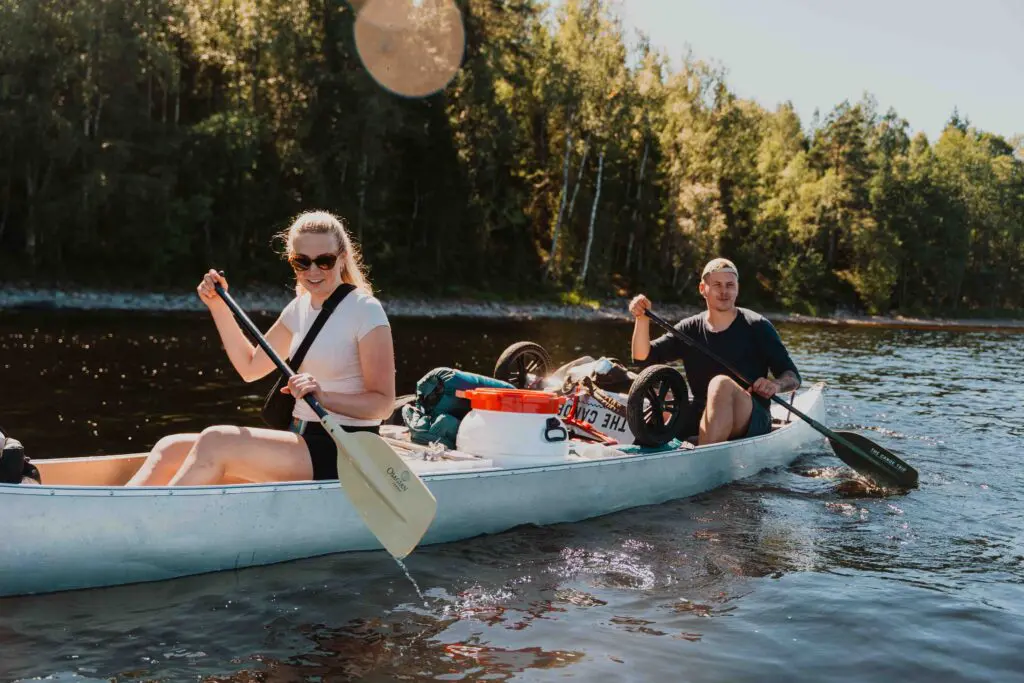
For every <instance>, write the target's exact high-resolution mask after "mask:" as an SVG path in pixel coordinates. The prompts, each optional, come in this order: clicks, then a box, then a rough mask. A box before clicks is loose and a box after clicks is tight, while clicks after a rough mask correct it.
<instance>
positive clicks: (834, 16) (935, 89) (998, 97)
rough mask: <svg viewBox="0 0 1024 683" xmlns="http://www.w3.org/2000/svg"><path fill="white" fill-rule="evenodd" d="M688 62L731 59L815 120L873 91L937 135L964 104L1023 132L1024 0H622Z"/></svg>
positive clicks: (622, 9)
mask: <svg viewBox="0 0 1024 683" xmlns="http://www.w3.org/2000/svg"><path fill="white" fill-rule="evenodd" d="M616 6H617V10H618V12H619V14H620V16H622V18H623V22H624V24H625V27H626V29H627V31H628V35H629V36H630V38H631V39H632V37H633V36H634V35H635V34H634V32H633V30H632V29H639V30H641V31H643V32H644V33H646V34H647V35H648V36H650V38H651V42H652V43H653V44H654V45H655V46H657V47H659V48H661V49H663V50H664V51H665V52H666V54H668V56H669V57H670V58H672V60H673V61H674V62H675V63H677V64H678V60H679V58H680V57H681V56H682V55H684V54H685V53H686V51H687V49H688V48H689V49H692V52H693V55H694V57H696V58H698V59H702V60H705V61H709V62H713V63H716V64H719V65H721V66H723V67H724V68H725V69H726V72H727V76H726V83H727V84H728V86H729V87H730V89H731V90H733V91H734V92H735V93H737V94H738V95H739V96H741V97H744V98H749V99H753V100H756V101H757V102H759V103H760V104H761V105H762V106H765V107H767V108H769V109H774V108H775V106H776V105H778V104H780V103H783V102H786V101H787V100H788V101H791V102H792V103H793V105H794V107H795V108H796V111H797V113H798V114H799V115H800V118H801V120H802V121H803V123H804V125H805V126H807V124H808V123H809V121H810V119H811V116H812V114H813V113H814V110H815V109H819V110H820V112H821V115H822V116H825V115H827V114H828V112H829V111H830V110H831V109H832V108H833V107H835V106H836V105H837V104H839V103H840V102H842V101H843V100H846V99H848V100H850V101H851V102H854V101H857V100H859V99H860V98H861V97H862V95H863V94H864V93H865V92H868V93H871V94H872V95H873V96H874V97H875V99H876V100H877V101H878V110H879V113H880V114H884V113H885V112H886V111H887V110H888V109H889V107H893V108H895V110H896V112H897V113H898V114H899V115H900V116H901V117H903V118H904V119H906V120H907V121H908V123H909V124H910V127H911V129H912V130H913V131H914V132H917V131H923V132H924V133H925V134H926V135H927V136H928V137H929V139H931V140H932V141H934V140H935V139H936V138H937V137H938V135H939V134H940V133H941V132H942V129H943V127H944V126H945V123H946V121H948V120H949V117H950V115H951V114H952V112H953V109H954V107H955V108H957V109H958V110H959V112H960V114H961V117H964V116H966V117H967V118H968V119H969V120H970V122H971V125H973V126H975V127H976V128H979V129H981V130H985V131H989V132H992V133H997V134H1000V135H1003V136H1005V137H1011V136H1013V135H1015V134H1024V0H958V1H956V2H952V1H951V0H887V1H885V0H857V1H856V2H852V1H849V0H845V1H844V0H619V1H618V3H617V4H616Z"/></svg>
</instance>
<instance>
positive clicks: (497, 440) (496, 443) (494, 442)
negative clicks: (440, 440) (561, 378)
mask: <svg viewBox="0 0 1024 683" xmlns="http://www.w3.org/2000/svg"><path fill="white" fill-rule="evenodd" d="M552 419H553V420H554V422H553V423H550V425H549V423H548V420H552ZM568 445H569V441H568V439H567V434H566V431H565V426H564V425H563V424H562V421H561V420H559V419H558V417H557V416H555V415H554V414H538V413H512V412H505V411H496V410H479V409H473V410H471V411H469V413H468V414H467V415H466V417H464V418H462V422H461V423H459V433H458V435H457V436H456V438H455V447H456V448H457V449H458V450H460V451H462V452H464V453H473V454H475V455H482V456H484V457H486V458H491V459H492V460H494V464H495V465H498V466H499V467H531V466H533V465H550V464H553V463H560V462H564V461H565V458H566V455H567V454H568Z"/></svg>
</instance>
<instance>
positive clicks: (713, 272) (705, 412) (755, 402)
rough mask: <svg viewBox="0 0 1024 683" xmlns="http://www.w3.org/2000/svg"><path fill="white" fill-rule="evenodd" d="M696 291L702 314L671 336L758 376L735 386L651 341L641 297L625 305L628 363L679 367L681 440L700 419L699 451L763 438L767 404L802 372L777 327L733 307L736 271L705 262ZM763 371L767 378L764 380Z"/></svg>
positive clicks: (678, 345)
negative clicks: (686, 389)
mask: <svg viewBox="0 0 1024 683" xmlns="http://www.w3.org/2000/svg"><path fill="white" fill-rule="evenodd" d="M698 289H699V291H700V295H701V296H702V297H704V300H705V301H706V302H707V306H708V310H707V311H706V312H704V313H698V314H697V315H694V316H690V317H689V318H686V319H685V320H683V321H681V322H680V323H678V324H677V325H676V329H677V330H679V331H680V332H682V333H683V334H685V335H686V336H688V337H690V338H691V339H694V340H695V341H697V342H698V343H700V344H703V345H704V346H706V347H708V348H709V349H711V351H713V352H715V353H716V354H718V355H719V356H721V357H722V359H724V360H726V361H728V362H729V364H730V365H732V366H733V367H735V368H736V369H737V370H738V371H739V372H740V373H741V374H742V375H743V376H744V377H747V378H754V377H756V378H757V379H756V380H754V383H753V385H752V386H751V387H750V388H749V389H745V388H744V387H742V386H740V384H739V383H738V382H737V381H736V378H735V377H733V376H732V375H731V374H730V373H729V372H728V371H727V370H726V369H725V368H723V367H722V366H721V365H719V364H718V363H717V362H715V361H713V360H711V359H710V358H709V357H708V356H707V355H706V354H704V353H703V352H702V351H700V349H696V348H693V347H692V346H689V345H688V344H685V343H683V341H682V340H680V339H678V338H677V337H675V336H673V335H671V334H665V335H662V336H661V337H659V338H658V339H655V340H654V342H651V331H650V324H651V319H650V318H648V317H647V316H646V315H644V311H645V310H647V309H649V308H651V301H650V299H648V298H647V297H646V296H644V295H643V294H639V295H637V296H636V297H634V298H633V300H632V301H631V302H630V304H629V312H630V313H632V314H633V315H634V316H635V317H636V322H635V323H634V326H633V360H634V361H636V362H638V363H643V364H645V365H651V364H655V363H667V362H670V361H673V360H682V361H683V366H684V368H685V370H686V379H687V382H688V383H689V385H690V391H691V392H693V406H692V412H691V420H690V423H689V424H688V425H686V431H685V433H684V434H681V435H680V436H687V435H692V434H694V433H695V432H697V430H698V424H697V420H698V419H699V421H700V422H699V432H697V433H698V439H699V443H700V445H705V444H711V443H718V442H719V441H726V440H728V439H738V438H740V437H745V436H758V435H760V434H767V433H768V432H769V431H771V427H772V418H771V411H770V410H769V407H770V406H771V400H770V399H771V397H772V396H773V395H774V394H777V393H781V392H787V391H793V390H794V389H796V388H797V387H799V386H800V373H799V372H797V369H796V365H794V364H793V360H792V359H791V358H790V357H789V352H788V351H786V347H785V346H784V345H783V344H782V339H780V338H779V333H778V332H777V331H776V330H775V327H774V326H772V324H771V323H770V322H768V320H766V319H765V318H763V317H761V316H760V315H759V314H757V313H755V312H753V311H750V310H747V309H745V308H738V307H737V306H736V297H737V295H738V294H739V291H740V283H739V271H738V270H736V266H735V265H733V263H732V261H730V260H728V259H724V258H716V259H713V260H712V261H710V262H708V264H707V265H706V266H704V271H703V272H702V273H701V278H700V284H699V286H698ZM769 371H771V374H772V376H773V379H769V378H768V373H769Z"/></svg>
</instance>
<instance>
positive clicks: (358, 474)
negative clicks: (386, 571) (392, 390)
mask: <svg viewBox="0 0 1024 683" xmlns="http://www.w3.org/2000/svg"><path fill="white" fill-rule="evenodd" d="M216 290H217V294H219V295H220V296H221V298H222V299H224V302H225V303H226V304H227V305H228V308H230V309H231V312H232V313H233V314H234V315H235V318H236V319H237V320H238V323H239V324H240V325H241V326H242V328H243V329H245V331H246V332H248V333H249V336H251V337H252V338H253V339H254V340H256V343H257V344H259V345H260V348H262V349H263V350H264V351H265V352H266V354H267V356H269V357H270V359H271V360H272V361H273V362H274V365H276V366H277V369H278V370H280V371H281V372H282V373H283V374H284V376H285V377H291V376H292V375H293V374H295V373H294V372H292V369H291V368H289V367H288V366H287V365H286V364H285V362H284V361H283V360H281V357H280V356H278V355H277V353H276V352H275V351H274V349H273V347H271V346H270V344H269V343H267V340H266V339H265V338H264V337H263V335H262V334H260V331H259V330H258V329H257V328H256V326H255V325H254V324H253V323H252V321H251V320H249V317H248V316H246V315H245V313H244V312H243V311H242V309H241V308H239V307H238V304H236V303H235V300H234V299H232V298H231V295H230V294H228V293H227V292H225V291H224V289H223V287H221V286H220V285H216ZM303 399H304V400H305V401H306V403H308V404H309V406H310V407H311V408H312V409H313V411H314V412H315V413H316V414H317V417H319V418H320V422H321V423H322V424H323V426H324V429H326V430H327V432H328V433H329V434H330V435H331V437H332V438H333V439H334V443H335V444H337V446H338V479H339V480H340V482H341V488H342V490H343V491H344V492H345V494H346V495H347V496H348V499H349V501H350V502H351V503H352V507H354V508H355V509H356V511H357V512H358V513H359V516H360V517H362V518H363V522H365V523H366V526H367V527H369V529H370V531H372V532H373V534H374V535H375V536H376V537H377V540H379V541H380V543H381V545H382V546H384V548H385V549H386V550H387V551H388V552H389V553H391V554H392V555H394V556H395V557H396V558H399V559H401V558H403V557H405V556H406V555H408V554H409V553H411V552H412V551H413V549H414V548H415V547H416V545H417V544H418V543H419V542H420V539H421V538H423V534H424V533H426V531H427V528H428V527H429V526H430V523H431V522H432V521H433V519H434V513H435V512H436V511H437V500H435V499H434V495H433V494H432V493H431V492H430V489H428V488H427V485H426V484H424V483H423V480H422V479H420V478H419V477H418V476H416V473H415V472H413V471H412V470H411V469H409V466H408V465H407V464H406V463H405V461H403V460H402V458H401V456H399V455H398V453H396V452H395V450H394V449H393V448H391V446H389V445H388V444H387V442H386V441H384V439H382V438H381V437H380V436H378V435H377V434H372V433H370V432H354V433H349V432H346V431H345V430H344V429H342V427H341V424H340V423H339V422H338V420H337V418H335V417H334V416H333V415H331V414H330V413H328V412H327V411H326V410H324V408H323V406H321V405H320V402H319V401H317V400H316V398H314V397H313V396H312V395H311V394H307V395H306V396H303Z"/></svg>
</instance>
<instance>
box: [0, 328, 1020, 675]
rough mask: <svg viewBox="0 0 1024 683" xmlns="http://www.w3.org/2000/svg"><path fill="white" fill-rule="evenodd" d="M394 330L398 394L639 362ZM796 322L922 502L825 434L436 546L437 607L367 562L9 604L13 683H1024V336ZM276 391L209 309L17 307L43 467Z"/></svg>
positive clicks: (412, 566) (2, 393) (565, 339)
mask: <svg viewBox="0 0 1024 683" xmlns="http://www.w3.org/2000/svg"><path fill="white" fill-rule="evenodd" d="M258 322H259V323H261V324H263V325H265V324H266V323H267V322H268V321H267V320H266V319H264V320H258ZM393 325H394V332H395V339H396V348H397V357H398V361H399V368H398V370H399V378H398V379H399V392H400V393H405V392H408V391H411V388H412V385H413V384H414V382H415V380H416V379H417V378H418V377H419V376H421V375H422V374H423V373H424V372H426V371H427V370H429V369H430V368H433V367H435V366H440V365H447V366H457V367H462V368H465V369H468V370H472V371H476V372H483V373H490V372H491V371H492V368H493V364H494V361H495V359H496V358H497V356H498V354H499V353H500V352H501V351H502V349H504V348H505V347H506V346H507V345H508V344H511V343H512V342H514V341H518V340H523V339H529V340H533V341H536V342H539V343H541V344H543V345H544V346H545V347H546V348H548V349H549V351H550V352H551V354H552V355H553V356H554V359H555V361H556V362H561V361H566V360H569V359H572V358H575V357H578V356H581V355H584V354H590V355H602V354H604V355H617V356H620V357H624V356H626V355H627V354H628V343H629V327H628V326H626V325H623V324H621V323H600V324H599V323H579V322H553V321H535V322H520V321H494V320H490V321H468V320H433V319H416V318H399V319H396V320H394V321H393ZM779 329H780V332H781V334H782V336H783V338H784V339H785V340H786V342H787V344H788V346H789V348H790V350H791V352H792V355H793V357H794V360H795V361H796V362H797V364H798V366H799V367H800V369H801V371H802V373H803V375H804V378H805V381H806V382H812V381H825V382H827V383H828V385H829V390H828V392H827V394H826V400H827V404H828V424H829V426H831V427H833V428H843V429H857V430H864V433H865V434H867V435H869V436H870V437H871V438H872V439H875V440H877V441H878V442H880V443H881V444H882V445H884V446H886V447H887V448H890V449H892V450H894V451H896V452H897V453H899V454H901V455H902V456H903V457H904V458H905V459H906V460H907V461H909V462H910V463H911V464H913V465H914V466H915V467H917V468H918V470H920V472H921V485H920V488H919V489H917V490H915V491H912V492H910V493H906V494H902V495H901V494H890V495H887V496H877V495H870V494H868V493H866V492H865V489H864V487H862V486H859V485H857V484H856V482H855V481H854V480H853V479H851V473H850V472H849V470H847V469H846V468H845V467H844V466H843V465H842V463H840V462H839V461H838V460H837V459H836V458H835V457H833V456H831V455H830V453H829V452H828V451H827V450H826V448H825V446H824V443H823V445H822V448H821V449H820V450H819V451H817V452H811V453H809V454H807V455H805V456H802V457H801V458H800V459H799V460H798V461H797V462H796V463H795V464H794V465H793V466H791V467H789V468H787V469H781V470H774V471H767V472H762V473H760V474H758V475H756V476H754V477H753V478H751V479H748V480H744V481H742V482H740V483H737V484H734V485H731V486H728V487H725V488H722V489H719V490H716V491H713V492H711V493H708V494H705V495H701V496H699V497H696V498H691V499H688V500H680V501H675V502H670V503H666V504H663V505H658V506H653V507H647V508H640V509H634V510H629V511H625V512H621V513H617V514H614V515H609V516H606V517H602V518H599V519H593V520H589V521H584V522H580V523H575V524H566V525H559V526H555V527H545V528H537V527H522V528H517V529H514V530H511V531H508V532H506V533H502V534H498V535H495V536H487V537H481V538H476V539H471V540H467V541H463V542H459V543H452V544H447V545H442V546H431V547H423V548H420V549H418V550H417V551H416V552H414V553H413V554H412V555H411V556H409V558H408V559H407V565H408V568H409V571H410V573H411V575H412V577H413V578H414V579H415V581H416V582H417V583H418V585H419V586H420V588H421V589H422V591H423V595H424V598H420V597H419V595H418V594H417V592H416V589H415V588H414V586H413V585H412V583H411V582H410V581H409V579H408V578H406V576H405V575H404V574H403V573H402V571H401V570H400V569H399V568H398V567H397V566H396V564H395V562H394V561H392V560H391V559H390V557H389V556H388V555H386V554H385V553H383V552H375V553H357V554H348V555H337V556H331V557H324V558H317V559H311V560H304V561H300V562H294V563H289V564H284V565H277V566H272V567H261V568H254V569H247V570H242V571H237V572H223V573H219V574H211V575H206V576H199V577H191V578H185V579H179V580H174V581H165V582H160V583H151V584H141V585H136V586H127V587H120V588H109V589H101V590H91V591H77V592H70V593H61V594H54V595H47V596H36V597H26V598H7V599H0V680H3V681H7V680H35V679H46V680H75V681H82V680H86V681H89V680H166V681H181V680H207V681H298V680H320V681H346V680H366V681H392V680H481V681H482V680H488V681H491V680H525V681H553V680H563V679H565V678H567V677H568V678H572V679H575V680H582V681H663V680H664V681H668V680H672V681H731V682H737V681H815V682H839V681H922V682H927V683H934V682H935V681H1021V680H1024V531H1022V528H1024V496H1022V495H1021V493H1020V492H1021V490H1022V489H1024V465H1022V464H1021V460H1020V458H1021V454H1022V450H1024V449H1022V447H1021V446H1022V438H1024V385H1022V383H1021V379H1020V378H1021V373H1022V370H1024V362H1022V361H1024V335H1019V334H1018V335H1014V334H1009V333H999V332H969V333H958V332H936V331H911V330H879V329H857V328H843V327H813V326H794V325H780V326H779ZM265 388H266V385H265V384H258V385H245V384H243V383H242V382H241V381H239V380H238V379H237V378H236V377H234V376H232V371H231V369H230V366H229V364H228V362H227V360H226V358H225V357H224V356H223V354H222V352H221V351H220V350H219V347H218V344H217V341H216V337H215V332H214V330H213V326H212V324H211V323H210V322H209V321H208V319H206V318H204V317H200V316H196V315H191V314H173V315H172V314H162V315H154V314H149V315H140V314H126V313H116V314H115V313H95V312H93V313H88V314H86V313H66V312H44V313H28V312H18V313H11V312H8V313H0V425H4V426H6V427H7V429H8V430H9V431H10V432H11V433H12V434H15V435H17V436H18V437H19V438H20V439H21V440H22V441H23V442H24V443H25V445H26V449H27V450H28V451H29V454H30V455H33V456H34V457H47V456H49V457H57V456H72V455H87V454H100V453H119V452H135V451H142V450H146V449H147V448H148V447H149V446H150V445H152V443H153V442H154V441H156V440H157V439H158V438H159V437H160V436H162V435H164V434H166V433H170V432H174V431H198V430H199V429H201V428H202V427H204V426H206V425H207V424H211V423H224V422H227V423H232V422H234V423H238V422H242V423H247V424H255V423H256V421H257V408H258V404H259V397H260V396H261V395H262V393H263V392H264V390H265ZM0 512H4V513H5V519H4V523H5V524H16V523H17V519H15V518H11V517H9V516H7V513H8V512H9V511H8V510H3V509H0ZM68 523H69V524H74V523H75V521H74V520H68ZM198 532H201V530H197V533H198ZM0 544H2V532H0ZM4 551H5V550H4V549H2V546H0V552H4Z"/></svg>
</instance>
